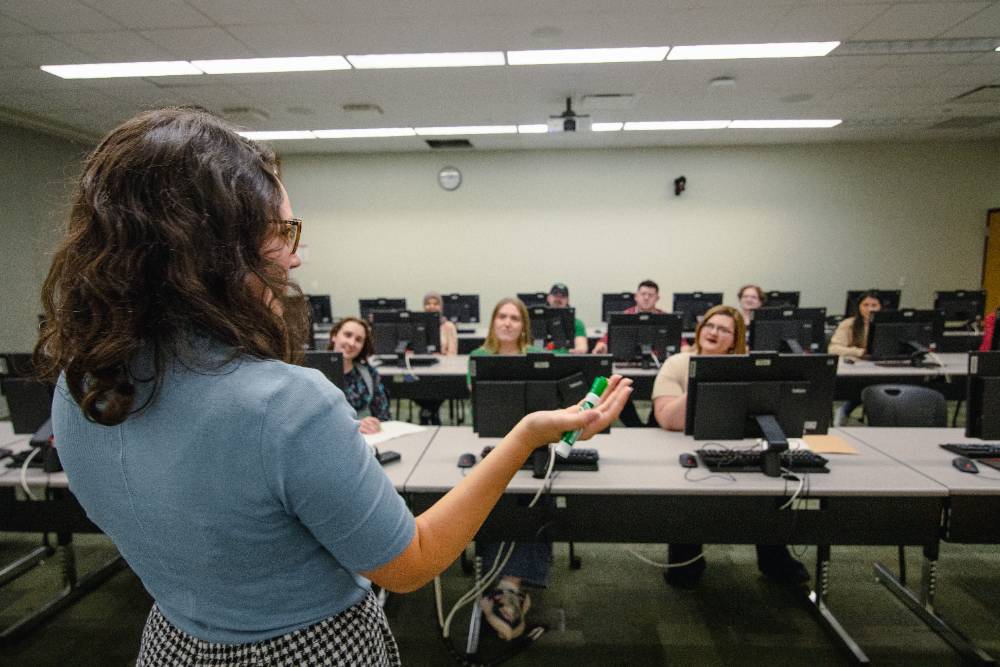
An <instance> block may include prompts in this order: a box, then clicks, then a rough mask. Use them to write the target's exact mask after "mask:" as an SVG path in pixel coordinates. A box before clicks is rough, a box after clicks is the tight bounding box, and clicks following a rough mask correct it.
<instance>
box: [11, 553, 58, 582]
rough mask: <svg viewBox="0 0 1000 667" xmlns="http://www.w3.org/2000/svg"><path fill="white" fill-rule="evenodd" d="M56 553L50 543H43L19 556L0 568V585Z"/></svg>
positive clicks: (12, 579)
mask: <svg viewBox="0 0 1000 667" xmlns="http://www.w3.org/2000/svg"><path fill="white" fill-rule="evenodd" d="M53 553H55V550H54V549H53V548H52V547H50V546H49V545H48V544H43V545H42V546H40V547H38V548H37V549H35V550H34V551H32V552H31V553H29V554H26V555H24V556H22V557H21V558H18V559H17V560H15V561H14V562H13V563H11V564H9V565H7V566H6V567H5V568H3V569H2V570H0V586H5V585H6V584H8V583H10V582H11V581H14V580H15V579H17V578H18V577H20V576H21V575H22V574H24V573H25V572H27V571H28V570H30V569H31V568H33V567H35V566H36V565H38V564H39V563H41V562H42V561H43V560H45V559H46V558H48V557H49V556H51V555H52V554H53Z"/></svg>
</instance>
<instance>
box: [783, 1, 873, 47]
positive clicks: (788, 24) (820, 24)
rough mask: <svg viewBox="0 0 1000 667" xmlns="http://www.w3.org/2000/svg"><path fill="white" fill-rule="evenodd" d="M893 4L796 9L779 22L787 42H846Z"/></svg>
mask: <svg viewBox="0 0 1000 667" xmlns="http://www.w3.org/2000/svg"><path fill="white" fill-rule="evenodd" d="M890 6H891V5H889V4H888V3H884V4H883V3H872V4H863V5H862V4H859V5H849V6H846V7H844V6H837V5H832V4H829V3H824V4H817V5H804V6H800V7H793V8H791V9H789V10H788V12H787V13H786V14H785V15H784V16H782V17H781V19H780V20H779V21H778V22H777V25H776V29H777V31H778V32H779V33H780V34H782V35H783V37H782V41H786V42H811V41H824V42H825V41H832V40H839V41H842V42H843V41H846V40H847V39H848V38H849V37H850V36H851V35H853V34H854V33H856V32H857V31H859V30H860V29H861V28H863V27H865V26H866V25H868V24H869V23H871V22H872V21H873V20H875V19H876V18H877V17H879V16H880V15H881V14H883V13H885V11H886V10H887V9H889V7H890Z"/></svg>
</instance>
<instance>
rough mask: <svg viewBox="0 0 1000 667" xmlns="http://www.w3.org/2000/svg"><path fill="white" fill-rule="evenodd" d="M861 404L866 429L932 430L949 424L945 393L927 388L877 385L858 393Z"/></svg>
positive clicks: (906, 385) (907, 385) (905, 385)
mask: <svg viewBox="0 0 1000 667" xmlns="http://www.w3.org/2000/svg"><path fill="white" fill-rule="evenodd" d="M861 403H862V405H864V408H865V419H866V420H867V423H868V425H869V426H917V427H923V428H931V427H936V426H939V427H944V426H947V425H948V405H947V402H946V401H945V398H944V394H942V393H941V392H939V391H936V390H934V389H930V388H928V387H921V386H918V385H909V384H876V385H872V386H870V387H865V389H864V391H862V392H861Z"/></svg>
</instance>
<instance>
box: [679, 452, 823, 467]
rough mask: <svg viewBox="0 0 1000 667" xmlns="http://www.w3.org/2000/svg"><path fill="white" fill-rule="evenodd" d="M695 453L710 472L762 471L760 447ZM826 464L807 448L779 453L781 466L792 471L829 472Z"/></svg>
mask: <svg viewBox="0 0 1000 667" xmlns="http://www.w3.org/2000/svg"><path fill="white" fill-rule="evenodd" d="M696 454H698V458H699V459H701V462H702V464H703V465H704V466H705V467H706V468H708V469H709V470H710V471H712V472H763V471H764V452H763V451H762V450H760V449H699V450H698V451H697V452H696ZM826 464H827V460H826V459H825V458H824V457H822V456H820V455H819V454H816V453H814V452H811V451H809V450H808V449H796V450H790V451H786V452H782V453H781V467H782V468H785V469H786V470H791V471H792V472H830V471H829V470H828V469H827V467H826Z"/></svg>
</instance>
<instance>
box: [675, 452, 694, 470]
mask: <svg viewBox="0 0 1000 667" xmlns="http://www.w3.org/2000/svg"><path fill="white" fill-rule="evenodd" d="M679 460H680V464H681V467H682V468H697V467H698V457H697V456H695V455H694V454H692V453H691V452H684V453H683V454H681V455H680V457H679Z"/></svg>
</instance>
